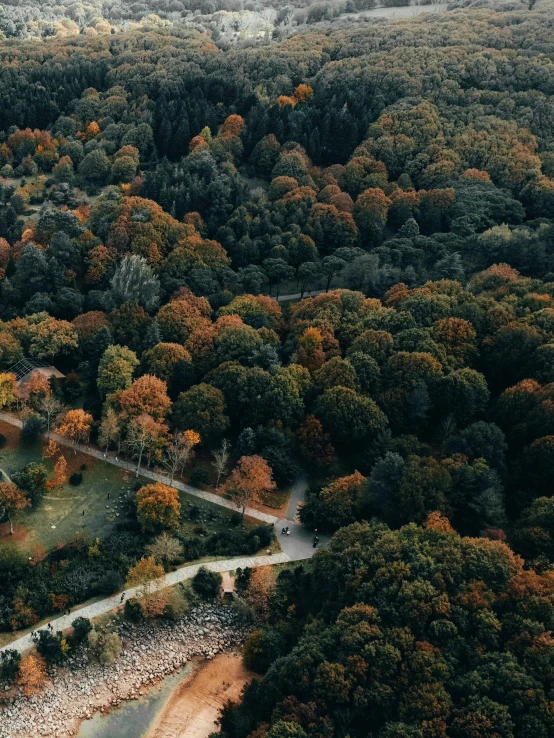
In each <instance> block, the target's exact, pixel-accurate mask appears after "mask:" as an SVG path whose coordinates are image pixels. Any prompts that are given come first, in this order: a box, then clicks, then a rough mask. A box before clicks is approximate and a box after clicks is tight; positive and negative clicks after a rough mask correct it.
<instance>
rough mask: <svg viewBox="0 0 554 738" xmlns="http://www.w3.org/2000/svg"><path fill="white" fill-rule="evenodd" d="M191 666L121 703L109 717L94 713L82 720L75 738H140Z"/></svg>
mask: <svg viewBox="0 0 554 738" xmlns="http://www.w3.org/2000/svg"><path fill="white" fill-rule="evenodd" d="M192 668H193V667H192V664H188V665H187V666H185V667H183V668H182V669H181V670H180V671H178V672H176V673H175V674H171V675H170V676H168V677H166V678H165V679H164V680H163V682H161V683H160V684H159V685H158V686H156V687H152V688H151V689H150V690H149V692H148V694H147V695H145V696H144V697H143V698H141V699H139V700H131V701H130V702H124V703H123V704H122V705H121V707H118V708H117V709H115V710H113V712H111V713H110V714H109V715H101V714H100V713H96V714H95V715H94V717H93V718H91V719H90V720H85V721H84V722H83V724H82V725H81V729H80V731H79V733H78V734H77V738H142V737H143V736H145V735H146V733H147V732H148V729H149V728H150V726H151V725H152V722H153V721H154V718H155V717H156V715H157V714H158V713H159V712H160V710H161V709H162V708H163V706H164V704H165V703H166V702H167V700H168V698H169V697H170V695H171V693H172V692H173V690H174V689H175V687H176V686H177V685H178V684H179V682H180V681H181V680H182V679H184V678H185V677H188V676H190V674H191V672H192Z"/></svg>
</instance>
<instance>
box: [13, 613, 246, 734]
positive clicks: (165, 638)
mask: <svg viewBox="0 0 554 738" xmlns="http://www.w3.org/2000/svg"><path fill="white" fill-rule="evenodd" d="M115 630H116V632H118V633H119V635H120V637H121V641H122V651H121V655H120V658H119V659H118V660H117V661H116V662H115V663H113V664H111V665H105V664H104V665H103V664H100V663H98V661H97V660H95V659H90V658H89V656H88V654H87V652H86V651H82V652H80V653H78V654H77V655H75V656H72V657H70V659H69V660H68V662H67V664H66V665H64V666H63V667H53V668H52V669H51V671H50V680H49V682H48V683H47V684H46V685H45V687H44V688H43V689H42V690H41V691H40V692H38V693H37V694H34V695H32V696H31V697H25V696H24V695H23V694H22V692H21V689H19V688H14V689H13V690H10V691H9V692H7V693H5V694H3V695H1V696H0V738H39V737H40V738H69V737H70V736H74V735H76V733H77V732H78V731H79V728H80V726H81V723H82V722H83V721H85V722H86V721H87V720H88V719H91V718H92V717H93V715H94V714H95V713H98V712H99V713H104V714H106V713H110V712H112V713H114V714H115V713H116V712H117V708H120V707H122V706H124V705H125V703H126V702H133V701H140V700H141V698H143V697H146V695H147V694H148V691H149V689H150V687H151V686H152V685H158V684H160V683H161V681H162V680H163V679H164V678H165V677H166V676H168V675H170V674H174V673H175V672H177V671H179V670H180V669H182V668H183V667H184V666H185V665H186V664H189V663H190V662H191V661H193V660H194V661H195V660H196V659H199V658H200V659H203V658H206V659H207V662H208V663H210V660H212V659H214V660H215V658H216V657H217V656H218V655H219V654H221V653H226V652H229V651H235V650H236V649H237V648H238V647H239V646H240V644H241V643H242V642H243V641H244V638H245V635H246V633H247V632H248V627H247V626H246V625H245V623H244V622H243V621H242V620H241V618H240V617H239V616H238V615H237V613H236V612H235V611H234V610H232V609H231V608H229V607H224V606H221V605H219V604H213V605H208V604H205V605H201V606H199V607H197V608H195V609H193V610H192V611H191V612H190V613H189V614H188V615H186V616H185V617H183V618H182V619H180V620H177V621H156V622H143V623H141V624H136V625H133V624H132V623H128V622H126V621H120V622H119V623H117V624H116V625H115ZM179 683H181V682H179ZM114 708H115V709H114ZM212 720H213V718H212ZM144 721H145V722H144ZM144 721H143V724H142V725H141V726H139V727H138V729H137V731H135V733H134V736H137V735H142V734H144V733H145V732H146V731H147V730H148V728H149V725H150V720H149V719H148V717H147V716H144ZM209 732H211V731H209ZM209 732H208V733H206V735H209ZM93 735H94V734H93ZM134 736H133V738H134Z"/></svg>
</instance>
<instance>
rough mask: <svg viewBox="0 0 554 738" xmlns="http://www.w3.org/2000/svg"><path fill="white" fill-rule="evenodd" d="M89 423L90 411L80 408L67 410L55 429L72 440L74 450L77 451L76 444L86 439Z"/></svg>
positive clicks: (90, 423)
mask: <svg viewBox="0 0 554 738" xmlns="http://www.w3.org/2000/svg"><path fill="white" fill-rule="evenodd" d="M91 425H92V415H91V414H90V413H87V412H85V411H84V410H80V409H77V410H68V411H67V412H66V414H65V415H64V416H63V418H62V419H61V420H60V422H59V424H58V425H57V426H56V429H55V430H56V433H57V434H58V435H60V436H63V437H64V438H67V439H69V440H70V441H72V442H73V444H74V445H75V449H74V451H75V453H77V448H76V447H77V444H79V443H85V442H86V441H88V438H89V434H90V426H91Z"/></svg>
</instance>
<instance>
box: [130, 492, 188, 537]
mask: <svg viewBox="0 0 554 738" xmlns="http://www.w3.org/2000/svg"><path fill="white" fill-rule="evenodd" d="M136 504H137V518H138V520H139V523H140V524H141V525H142V527H143V529H144V530H145V531H151V532H157V531H159V530H160V529H162V528H176V527H177V526H178V525H179V516H180V514H181V503H180V502H179V493H178V492H177V490H176V489H175V487H168V486H167V484H162V483H161V482H155V483H154V484H146V485H145V486H144V487H141V488H140V489H139V491H138V492H137V496H136Z"/></svg>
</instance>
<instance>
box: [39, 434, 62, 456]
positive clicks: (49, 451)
mask: <svg viewBox="0 0 554 738" xmlns="http://www.w3.org/2000/svg"><path fill="white" fill-rule="evenodd" d="M59 453H60V447H59V446H58V444H57V443H56V441H54V439H53V438H51V439H50V440H49V441H48V443H47V444H46V446H45V447H44V448H43V449H42V455H43V457H44V458H45V459H52V458H54V456H57V455H58V454H59Z"/></svg>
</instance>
